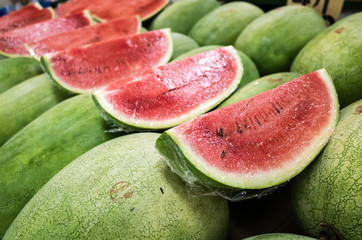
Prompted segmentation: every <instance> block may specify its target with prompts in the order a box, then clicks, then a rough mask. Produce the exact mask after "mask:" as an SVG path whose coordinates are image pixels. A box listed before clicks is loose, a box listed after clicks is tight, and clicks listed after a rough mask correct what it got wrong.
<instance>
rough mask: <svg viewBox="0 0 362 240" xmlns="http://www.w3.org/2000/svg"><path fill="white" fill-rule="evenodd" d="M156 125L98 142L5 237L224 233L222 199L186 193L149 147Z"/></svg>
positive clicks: (198, 236)
mask: <svg viewBox="0 0 362 240" xmlns="http://www.w3.org/2000/svg"><path fill="white" fill-rule="evenodd" d="M158 137H159V134H157V133H138V134H132V135H127V136H123V137H120V138H117V139H114V140H111V141H108V142H106V143H104V144H101V145H99V146H97V147H95V148H93V149H92V150H90V151H88V152H87V153H85V154H84V155H82V156H80V157H79V158H77V159H76V160H74V161H73V162H72V163H70V164H69V165H68V166H66V167H65V168H64V169H63V170H62V171H60V172H59V173H58V174H57V175H55V176H54V177H53V178H52V179H51V180H50V181H49V182H48V183H47V184H46V185H45V186H44V187H43V188H42V189H40V191H39V192H38V193H37V194H36V195H35V196H34V198H33V199H32V200H31V201H30V202H29V203H28V204H27V205H26V206H25V207H24V209H23V210H22V211H21V213H20V214H19V216H18V217H17V218H16V219H15V221H14V223H13V224H12V225H11V227H10V228H9V230H8V231H7V233H6V235H5V236H4V238H3V240H7V239H79V240H81V239H127V240H133V239H134V240H136V239H180V240H182V239H185V240H189V239H210V240H212V239H214V240H222V239H226V235H227V230H228V222H229V219H228V218H229V215H228V204H227V201H226V200H224V199H221V198H218V197H210V196H199V197H190V196H189V194H188V189H187V186H186V184H185V183H184V182H183V181H182V180H181V179H180V178H179V177H178V176H177V175H176V174H174V173H173V172H171V171H170V169H169V168H168V166H167V165H166V163H165V162H164V161H163V160H162V157H161V155H160V154H159V153H158V152H157V150H156V149H155V146H154V145H155V141H156V139H157V138H158Z"/></svg>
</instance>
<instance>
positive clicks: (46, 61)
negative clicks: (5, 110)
mask: <svg viewBox="0 0 362 240" xmlns="http://www.w3.org/2000/svg"><path fill="white" fill-rule="evenodd" d="M160 31H162V32H163V33H164V34H165V36H166V37H167V40H168V43H169V46H168V49H167V52H166V54H164V56H163V57H162V58H161V59H160V60H159V62H158V64H157V65H158V66H159V65H163V64H166V63H167V62H168V61H169V60H170V58H171V56H172V52H173V41H172V34H171V29H169V28H165V29H161V30H160ZM85 46H87V45H85ZM155 51H157V50H155ZM52 56H53V54H52V53H48V54H45V55H43V56H42V57H41V58H40V62H41V64H42V67H43V69H44V71H45V72H46V73H47V74H49V76H50V78H51V79H52V80H53V81H54V82H55V83H56V84H57V85H58V86H59V87H61V88H63V89H64V90H65V91H68V92H70V93H75V94H82V93H92V92H94V91H95V90H94V89H90V90H84V89H79V88H75V87H73V86H72V85H70V84H67V83H65V82H63V81H62V80H61V78H60V77H58V76H57V74H56V73H55V71H54V70H53V67H52V64H51V63H50V59H51V58H52Z"/></svg>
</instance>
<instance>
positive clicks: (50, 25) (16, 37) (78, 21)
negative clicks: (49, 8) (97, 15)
mask: <svg viewBox="0 0 362 240" xmlns="http://www.w3.org/2000/svg"><path fill="white" fill-rule="evenodd" d="M92 23H94V22H93V20H92V17H91V16H90V14H89V12H88V11H84V12H81V13H78V14H74V15H72V16H69V17H64V18H56V19H52V20H48V21H43V22H40V23H35V24H31V25H28V26H25V27H22V28H17V29H14V30H12V31H9V32H6V33H2V34H0V55H4V56H8V57H18V56H30V54H29V52H28V51H27V50H26V48H25V47H24V44H25V43H27V42H33V41H39V40H41V39H44V38H46V37H49V36H51V35H55V34H59V33H62V32H66V31H70V30H73V29H76V28H80V27H84V26H87V25H90V24H92Z"/></svg>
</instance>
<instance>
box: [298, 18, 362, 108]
mask: <svg viewBox="0 0 362 240" xmlns="http://www.w3.org/2000/svg"><path fill="white" fill-rule="evenodd" d="M320 68H326V69H327V71H328V73H329V75H330V76H331V77H332V79H333V82H334V85H335V87H336V90H337V93H338V98H339V102H340V104H341V106H342V107H344V106H347V105H348V104H351V103H353V102H355V101H357V100H359V99H360V98H362V12H359V13H355V14H352V15H350V16H348V17H346V18H343V19H341V20H339V21H338V22H336V23H335V24H333V25H331V26H330V27H328V28H327V29H326V30H324V31H323V32H322V33H320V34H319V35H318V36H316V37H315V38H314V39H312V40H311V41H310V42H309V43H308V44H307V45H305V47H303V49H302V50H301V51H300V52H299V53H298V55H297V57H296V58H295V60H294V61H293V64H292V66H291V71H296V72H300V73H302V74H305V73H308V72H312V71H314V70H317V69H320Z"/></svg>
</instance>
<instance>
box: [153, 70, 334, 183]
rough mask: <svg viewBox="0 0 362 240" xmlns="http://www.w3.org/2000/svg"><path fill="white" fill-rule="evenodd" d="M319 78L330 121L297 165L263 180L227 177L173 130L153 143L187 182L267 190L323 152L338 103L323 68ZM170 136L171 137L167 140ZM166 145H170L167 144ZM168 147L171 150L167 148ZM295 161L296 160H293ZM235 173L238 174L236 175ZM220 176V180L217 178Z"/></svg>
mask: <svg viewBox="0 0 362 240" xmlns="http://www.w3.org/2000/svg"><path fill="white" fill-rule="evenodd" d="M320 74H322V79H323V81H324V82H325V83H326V86H327V89H328V92H329V93H330V96H331V98H332V105H333V107H332V109H331V110H333V111H334V113H332V114H331V118H330V123H329V124H328V125H327V126H325V127H324V128H323V130H322V131H321V134H320V135H319V137H318V138H315V139H313V144H311V145H312V146H313V147H312V148H310V149H309V151H308V152H307V154H305V157H304V158H303V159H299V160H298V161H297V162H298V167H297V168H293V169H292V170H290V169H288V168H286V169H284V171H283V172H280V173H275V172H274V173H271V174H270V176H269V177H268V179H265V178H264V177H265V174H264V173H261V174H260V176H258V177H257V178H258V179H257V180H255V179H254V180H249V179H247V178H244V177H241V178H240V176H232V177H229V176H226V173H224V172H221V171H217V170H216V169H207V168H204V167H203V166H201V164H199V162H200V161H202V160H200V158H199V156H198V155H197V154H196V153H194V152H193V151H192V150H191V148H190V146H188V143H187V142H184V141H183V140H182V138H180V137H178V136H177V134H174V133H173V131H172V129H170V130H167V131H166V132H164V133H163V134H162V135H161V137H160V138H159V140H158V141H157V142H156V147H157V148H158V150H159V151H160V152H161V153H162V155H164V156H165V157H166V161H167V162H168V164H169V165H171V166H172V169H173V170H174V171H175V172H177V173H178V174H179V175H180V176H181V177H182V178H183V179H185V180H186V181H187V182H189V183H190V184H193V183H194V182H201V184H203V185H205V186H208V187H211V188H219V187H223V186H226V187H227V188H237V189H266V188H270V187H273V186H276V185H279V184H282V183H285V182H287V181H288V180H290V179H291V178H293V177H294V176H296V175H298V174H299V173H300V172H301V171H302V170H303V169H305V168H306V167H307V166H308V165H309V164H310V163H311V162H312V161H313V160H314V159H315V157H316V156H317V155H318V154H319V153H320V152H321V151H322V149H323V148H324V146H325V144H327V142H328V141H329V139H330V137H331V135H332V133H333V131H334V129H335V127H336V125H337V122H338V115H339V104H338V97H337V93H336V90H335V88H334V85H333V82H332V80H331V79H330V77H329V75H328V73H327V72H326V71H325V70H324V69H323V70H320ZM168 138H170V139H168ZM167 144H170V145H169V146H168V145H167ZM170 149H171V150H170ZM291 164H293V165H294V164H295V161H293V163H291ZM235 175H237V174H235ZM219 176H221V177H222V178H223V180H218V177H219Z"/></svg>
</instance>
